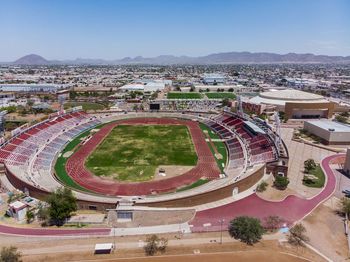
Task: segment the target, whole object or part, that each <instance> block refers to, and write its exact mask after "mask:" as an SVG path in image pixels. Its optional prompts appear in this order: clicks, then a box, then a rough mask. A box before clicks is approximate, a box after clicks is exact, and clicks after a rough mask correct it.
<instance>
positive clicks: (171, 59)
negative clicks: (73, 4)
mask: <svg viewBox="0 0 350 262" xmlns="http://www.w3.org/2000/svg"><path fill="white" fill-rule="evenodd" d="M273 63H350V56H328V55H314V54H296V53H288V54H275V53H263V52H262V53H251V52H226V53H215V54H210V55H206V56H198V57H191V56H173V55H160V56H156V57H148V58H147V57H142V56H136V57H134V58H132V57H125V58H123V59H116V60H104V59H84V58H77V59H75V60H47V59H45V58H43V57H42V56H39V55H36V54H30V55H26V56H23V57H21V58H19V59H18V60H16V61H14V62H4V63H2V64H12V65H65V64H66V65H126V64H154V65H171V64H203V65H205V64H273Z"/></svg>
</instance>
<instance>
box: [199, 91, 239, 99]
mask: <svg viewBox="0 0 350 262" xmlns="http://www.w3.org/2000/svg"><path fill="white" fill-rule="evenodd" d="M205 95H206V96H207V97H208V98H209V99H210V98H212V99H224V98H230V99H235V98H236V95H235V94H234V93H230V92H210V93H205Z"/></svg>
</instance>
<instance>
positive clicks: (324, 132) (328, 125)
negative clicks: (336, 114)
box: [304, 120, 350, 145]
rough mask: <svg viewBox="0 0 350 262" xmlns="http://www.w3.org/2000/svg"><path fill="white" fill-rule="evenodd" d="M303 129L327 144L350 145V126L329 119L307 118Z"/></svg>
mask: <svg viewBox="0 0 350 262" xmlns="http://www.w3.org/2000/svg"><path fill="white" fill-rule="evenodd" d="M304 129H305V130H307V131H308V132H309V133H311V134H313V135H315V136H317V137H319V138H321V139H322V142H323V143H325V144H327V145H350V126H349V125H345V124H342V123H339V122H334V121H329V120H309V121H305V122H304Z"/></svg>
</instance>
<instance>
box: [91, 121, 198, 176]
mask: <svg viewBox="0 0 350 262" xmlns="http://www.w3.org/2000/svg"><path fill="white" fill-rule="evenodd" d="M196 163H197V154H196V151H195V149H194V145H193V144H192V140H191V136H190V132H189V130H188V128H187V127H186V126H182V125H175V126H168V125H118V126H116V127H115V128H114V129H113V130H112V131H111V133H110V134H109V135H108V136H107V137H106V138H105V139H104V140H103V142H102V143H101V144H100V145H99V146H98V147H97V148H96V150H95V151H94V152H93V153H92V154H91V155H90V156H89V157H88V159H87V161H86V163H85V165H86V167H87V168H88V169H89V170H90V171H91V172H93V173H94V174H95V175H97V176H105V177H110V178H113V179H116V180H120V181H132V182H136V181H137V182H142V181H148V180H151V179H153V177H154V174H155V170H156V168H157V167H158V166H159V165H178V166H195V165H196Z"/></svg>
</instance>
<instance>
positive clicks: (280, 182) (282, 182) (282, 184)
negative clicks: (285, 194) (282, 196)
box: [273, 175, 289, 190]
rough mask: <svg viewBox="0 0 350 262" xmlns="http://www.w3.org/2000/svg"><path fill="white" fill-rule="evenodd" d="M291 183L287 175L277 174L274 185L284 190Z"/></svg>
mask: <svg viewBox="0 0 350 262" xmlns="http://www.w3.org/2000/svg"><path fill="white" fill-rule="evenodd" d="M288 184H289V179H288V177H286V176H280V175H277V176H276V177H275V181H274V182H273V185H274V186H275V187H276V188H277V189H280V190H284V189H286V188H287V186H288Z"/></svg>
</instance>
